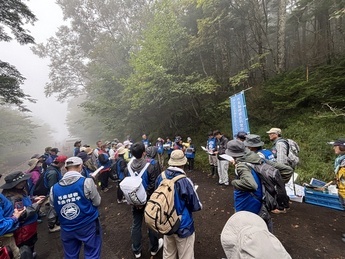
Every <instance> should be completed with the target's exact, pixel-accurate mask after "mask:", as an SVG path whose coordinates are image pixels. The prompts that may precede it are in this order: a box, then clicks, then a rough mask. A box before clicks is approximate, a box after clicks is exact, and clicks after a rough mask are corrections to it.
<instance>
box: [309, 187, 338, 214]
mask: <svg viewBox="0 0 345 259" xmlns="http://www.w3.org/2000/svg"><path fill="white" fill-rule="evenodd" d="M304 193H305V196H304V201H305V203H310V204H314V205H318V206H322V207H327V208H331V209H335V210H344V208H343V206H341V204H340V202H339V198H338V195H336V194H330V193H325V192H321V191H315V190H313V189H310V188H305V190H304Z"/></svg>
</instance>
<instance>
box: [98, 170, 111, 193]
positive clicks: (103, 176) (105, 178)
mask: <svg viewBox="0 0 345 259" xmlns="http://www.w3.org/2000/svg"><path fill="white" fill-rule="evenodd" d="M98 180H99V181H100V182H101V189H102V190H103V189H105V188H108V182H109V171H104V172H100V174H99V176H98Z"/></svg>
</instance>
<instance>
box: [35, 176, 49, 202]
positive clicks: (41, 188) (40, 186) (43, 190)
mask: <svg viewBox="0 0 345 259" xmlns="http://www.w3.org/2000/svg"><path fill="white" fill-rule="evenodd" d="M44 174H45V172H43V173H41V175H40V177H39V178H38V180H37V183H36V185H35V187H34V191H33V195H35V196H36V195H37V196H40V195H47V194H48V193H49V189H48V188H47V187H46V186H45V185H44Z"/></svg>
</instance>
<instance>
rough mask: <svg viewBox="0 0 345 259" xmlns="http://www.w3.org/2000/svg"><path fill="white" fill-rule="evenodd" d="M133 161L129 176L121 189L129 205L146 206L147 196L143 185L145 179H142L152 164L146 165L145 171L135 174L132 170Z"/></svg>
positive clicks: (121, 184)
mask: <svg viewBox="0 0 345 259" xmlns="http://www.w3.org/2000/svg"><path fill="white" fill-rule="evenodd" d="M132 161H133V160H131V161H130V162H129V163H128V165H127V168H128V172H129V174H130V175H129V176H126V177H125V178H124V179H123V180H122V181H121V183H120V188H121V190H122V192H123V195H124V196H125V198H126V200H127V203H128V204H131V205H136V206H140V205H144V204H145V203H146V199H147V194H146V190H145V188H144V185H143V183H142V182H143V179H142V178H141V177H142V176H143V174H144V173H145V171H146V170H147V168H148V166H149V165H150V163H146V165H145V166H144V168H143V169H141V171H140V172H139V173H137V172H133V170H132V168H131V164H132Z"/></svg>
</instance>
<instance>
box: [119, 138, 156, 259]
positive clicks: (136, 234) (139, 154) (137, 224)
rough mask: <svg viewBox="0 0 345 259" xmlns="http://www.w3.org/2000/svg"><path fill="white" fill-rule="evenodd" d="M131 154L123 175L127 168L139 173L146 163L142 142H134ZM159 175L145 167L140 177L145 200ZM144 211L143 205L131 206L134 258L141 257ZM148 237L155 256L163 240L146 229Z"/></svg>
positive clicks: (149, 167)
mask: <svg viewBox="0 0 345 259" xmlns="http://www.w3.org/2000/svg"><path fill="white" fill-rule="evenodd" d="M131 152H132V155H133V158H132V159H131V161H130V162H129V163H128V166H127V168H126V171H125V174H126V175H128V171H129V170H128V168H129V167H130V169H131V170H132V171H133V172H140V171H141V170H142V169H143V168H144V167H145V166H146V164H147V163H148V161H147V159H145V155H146V154H145V145H144V143H142V142H136V143H134V144H133V145H132V147H131ZM159 174H160V171H157V170H156V169H155V167H154V166H153V165H152V164H151V163H150V165H149V166H148V167H147V170H146V171H145V172H144V173H143V175H142V176H141V178H142V184H143V186H144V188H145V190H146V194H147V199H149V198H150V196H151V194H152V193H153V191H154V189H155V182H156V179H157V177H158V175H159ZM144 211H145V205H143V206H132V216H133V223H132V228H131V239H132V251H133V253H134V256H135V258H140V257H141V250H142V244H141V238H142V235H141V229H142V228H141V226H142V223H143V219H144ZM148 235H149V241H150V242H149V243H150V244H149V245H150V251H151V255H152V256H155V255H156V254H157V253H158V252H159V250H160V249H161V248H162V246H163V239H162V238H160V239H158V237H157V234H156V233H155V232H154V231H153V230H151V229H148Z"/></svg>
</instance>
